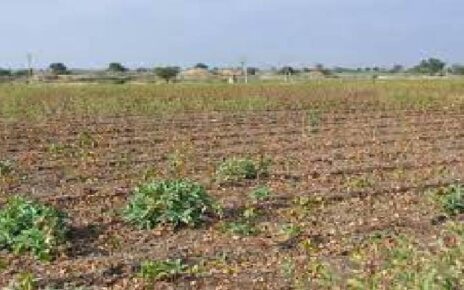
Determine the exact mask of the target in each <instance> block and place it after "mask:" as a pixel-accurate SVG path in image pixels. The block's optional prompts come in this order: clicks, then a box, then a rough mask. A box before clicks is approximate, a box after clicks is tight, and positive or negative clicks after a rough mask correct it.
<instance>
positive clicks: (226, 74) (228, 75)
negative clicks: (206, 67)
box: [215, 68, 244, 84]
mask: <svg viewBox="0 0 464 290" xmlns="http://www.w3.org/2000/svg"><path fill="white" fill-rule="evenodd" d="M215 73H216V75H217V76H218V77H219V78H220V79H222V80H225V81H227V82H229V83H230V84H233V83H236V82H237V81H238V79H239V78H241V77H243V76H244V73H243V70H242V69H234V68H223V69H218V70H217V71H216V72H215Z"/></svg>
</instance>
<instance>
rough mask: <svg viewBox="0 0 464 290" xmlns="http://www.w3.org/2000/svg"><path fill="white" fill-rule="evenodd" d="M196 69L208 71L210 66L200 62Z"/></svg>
mask: <svg viewBox="0 0 464 290" xmlns="http://www.w3.org/2000/svg"><path fill="white" fill-rule="evenodd" d="M194 68H201V69H208V68H209V66H208V65H206V64H204V63H202V62H199V63H197V64H196V65H195V67H194Z"/></svg>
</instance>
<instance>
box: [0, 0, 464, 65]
mask: <svg viewBox="0 0 464 290" xmlns="http://www.w3.org/2000/svg"><path fill="white" fill-rule="evenodd" d="M463 15H464V1H463V0H168V1H166V0H165V1H161V0H78V1H76V0H40V1H38V0H0V37H1V41H0V67H6V68H8V67H11V68H22V67H25V66H26V63H27V61H26V59H27V57H26V56H27V54H28V53H30V54H31V55H32V56H33V63H34V66H35V67H46V66H48V64H49V63H51V62H63V63H65V64H66V65H67V66H68V67H72V68H99V67H105V66H107V64H108V63H109V62H121V63H123V64H124V65H126V66H129V67H133V68H135V67H153V66H158V65H179V66H184V67H188V66H192V65H194V64H196V63H197V62H204V63H206V64H209V65H211V66H236V65H238V64H239V63H240V61H241V60H246V61H247V63H249V64H250V65H254V66H260V67H270V66H283V65H294V66H308V65H314V64H316V63H322V64H325V65H327V66H336V65H338V66H350V67H363V66H391V65H393V64H397V63H399V64H404V65H407V66H410V65H414V64H416V63H417V62H419V60H420V59H422V58H427V57H439V58H441V59H444V60H445V61H447V62H448V63H464V17H462V16H463Z"/></svg>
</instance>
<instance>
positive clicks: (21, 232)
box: [0, 197, 68, 261]
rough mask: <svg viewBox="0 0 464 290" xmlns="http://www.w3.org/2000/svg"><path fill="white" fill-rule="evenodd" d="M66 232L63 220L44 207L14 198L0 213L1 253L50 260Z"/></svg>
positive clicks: (64, 217)
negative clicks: (29, 253)
mask: <svg viewBox="0 0 464 290" xmlns="http://www.w3.org/2000/svg"><path fill="white" fill-rule="evenodd" d="M67 232H68V228H67V224H66V216H65V215H64V214H63V213H61V212H59V211H58V210H56V209H54V208H52V207H49V206H47V205H43V204H41V203H38V202H34V201H30V200H26V199H24V198H22V197H13V198H11V199H10V200H8V202H7V203H6V205H5V206H4V207H3V208H1V209H0V249H7V250H10V251H13V252H14V253H16V254H21V253H23V252H26V251H29V252H31V253H32V254H33V255H34V256H36V257H37V258H38V259H40V260H45V261H47V260H51V259H52V257H53V255H54V253H55V251H56V248H57V247H58V246H59V245H60V244H63V243H64V242H65V240H66V234H67Z"/></svg>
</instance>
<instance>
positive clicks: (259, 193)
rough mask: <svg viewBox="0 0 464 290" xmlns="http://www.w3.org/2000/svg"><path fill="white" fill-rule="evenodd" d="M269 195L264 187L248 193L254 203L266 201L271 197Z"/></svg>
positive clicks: (268, 191)
mask: <svg viewBox="0 0 464 290" xmlns="http://www.w3.org/2000/svg"><path fill="white" fill-rule="evenodd" d="M271 195H272V192H271V190H270V189H269V188H268V187H265V186H261V187H258V188H257V189H255V190H253V191H252V192H250V197H251V198H252V199H253V200H254V201H265V200H268V199H269V198H270V197H271Z"/></svg>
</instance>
